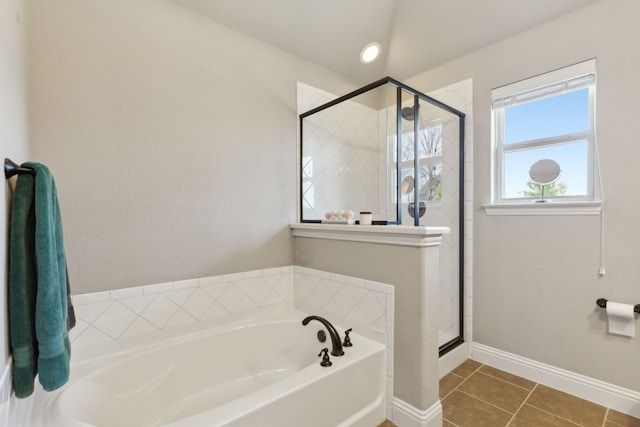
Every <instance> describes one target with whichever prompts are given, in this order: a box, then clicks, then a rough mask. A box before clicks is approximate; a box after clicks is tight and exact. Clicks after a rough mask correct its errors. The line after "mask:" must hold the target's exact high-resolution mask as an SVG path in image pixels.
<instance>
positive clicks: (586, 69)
mask: <svg viewBox="0 0 640 427" xmlns="http://www.w3.org/2000/svg"><path fill="white" fill-rule="evenodd" d="M595 72H596V60H595V58H594V59H589V60H587V61H583V62H579V63H577V64H574V65H569V66H568V67H563V68H560V69H558V70H554V71H550V72H548V73H544V74H540V75H537V76H534V77H530V78H526V79H524V80H520V81H517V82H515V83H510V84H507V85H505V86H501V87H498V88H495V89H492V90H491V101H492V102H494V101H496V100H499V99H503V98H506V97H509V96H513V95H515V94H518V93H520V92H525V91H528V90H531V88H539V87H543V86H549V85H552V84H555V83H558V82H562V81H565V80H568V79H572V78H575V77H579V76H584V75H587V74H593V73H595Z"/></svg>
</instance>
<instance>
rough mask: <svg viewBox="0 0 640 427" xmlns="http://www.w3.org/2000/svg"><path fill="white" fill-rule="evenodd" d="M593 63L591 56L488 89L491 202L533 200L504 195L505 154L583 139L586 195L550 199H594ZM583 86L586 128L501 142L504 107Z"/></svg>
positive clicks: (526, 201) (509, 202) (503, 202)
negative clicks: (489, 106) (489, 103)
mask: <svg viewBox="0 0 640 427" xmlns="http://www.w3.org/2000/svg"><path fill="white" fill-rule="evenodd" d="M595 65H596V63H595V59H591V60H588V61H584V62H581V63H578V64H574V65H571V66H568V67H564V68H561V69H558V70H554V71H551V72H548V73H544V74H541V75H538V76H534V77H531V78H528V79H525V80H521V81H518V82H516V83H512V84H509V85H506V86H502V87H499V88H496V89H493V90H492V91H491V129H492V131H491V132H492V135H491V139H492V148H493V150H492V151H493V156H492V181H493V182H492V195H491V203H492V204H494V205H499V204H526V203H531V202H532V201H533V200H535V198H533V197H505V188H506V183H505V156H506V155H507V154H509V153H514V152H518V151H525V150H532V149H539V148H545V147H556V146H560V145H564V144H572V143H579V142H581V141H586V145H587V147H586V149H587V165H586V169H587V170H586V177H585V178H586V182H587V189H586V194H584V195H575V196H554V197H553V199H554V200H557V201H563V202H584V201H595V200H596V193H595V173H596V171H595V168H596V164H595V163H596V162H595V156H596V153H595V150H596V140H595V134H596V133H595V94H596V67H595ZM583 89H588V129H587V130H586V131H582V132H575V133H566V134H556V135H553V136H547V137H543V138H536V139H531V140H525V141H519V142H514V143H509V144H505V143H504V137H505V135H504V132H505V110H506V109H507V108H509V107H513V106H516V105H522V104H526V103H528V102H535V101H539V100H542V99H546V98H550V97H553V96H559V95H562V94H565V93H570V92H574V91H578V90H583ZM561 166H562V165H561Z"/></svg>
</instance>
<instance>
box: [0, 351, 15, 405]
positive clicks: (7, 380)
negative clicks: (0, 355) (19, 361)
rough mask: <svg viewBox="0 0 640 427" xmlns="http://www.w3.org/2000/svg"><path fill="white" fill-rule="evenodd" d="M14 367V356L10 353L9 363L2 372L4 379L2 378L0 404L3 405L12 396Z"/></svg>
mask: <svg viewBox="0 0 640 427" xmlns="http://www.w3.org/2000/svg"><path fill="white" fill-rule="evenodd" d="M12 367H13V357H12V356H11V355H9V357H8V358H7V363H6V365H5V366H4V371H3V372H2V379H0V405H3V404H4V403H6V402H7V401H8V400H9V399H10V398H11V381H12V375H11V371H12Z"/></svg>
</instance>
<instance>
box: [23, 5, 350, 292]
mask: <svg viewBox="0 0 640 427" xmlns="http://www.w3.org/2000/svg"><path fill="white" fill-rule="evenodd" d="M31 15H32V21H33V26H32V31H31V33H30V61H29V66H30V72H31V84H30V104H31V105H30V107H31V114H32V119H33V121H32V126H31V131H32V141H33V157H34V159H33V160H36V161H40V162H43V163H45V164H47V165H49V166H50V168H51V170H52V172H53V173H54V176H55V178H56V183H57V186H58V191H59V197H60V203H61V209H62V216H63V225H64V230H65V243H66V250H67V255H68V260H69V270H70V275H71V280H72V291H73V293H74V294H79V293H87V292H94V291H99V290H107V289H116V288H122V287H128V286H136V285H144V284H151V283H160V282H164V281H172V280H183V279H189V278H194V277H205V276H210V275H217V274H224V273H231V272H236V271H247V270H254V269H260V268H267V267H276V266H283V265H291V264H292V263H293V253H292V243H291V237H290V231H289V229H288V224H289V223H291V222H293V221H295V219H296V193H297V188H296V144H297V133H296V124H297V117H296V81H297V80H300V81H303V82H306V83H309V84H314V85H316V86H319V87H323V88H326V89H328V90H332V91H333V92H335V93H346V92H347V91H350V90H353V89H355V88H356V87H355V86H353V85H351V84H349V83H348V82H346V81H344V80H342V79H340V78H338V77H336V76H335V75H333V74H331V73H329V72H328V71H325V70H323V69H322V68H320V67H318V66H316V65H312V64H310V63H307V62H304V61H302V60H300V59H298V58H296V57H293V56H291V55H289V54H286V53H284V52H282V51H279V50H276V49H274V48H271V47H269V46H267V45H265V44H263V43H261V42H259V41H257V40H254V39H250V38H248V37H245V36H243V35H241V34H239V33H237V32H234V31H231V30H229V29H226V28H224V27H221V26H219V25H218V24H216V23H214V22H212V21H210V20H206V19H204V18H202V17H198V16H196V15H193V14H191V13H190V12H188V11H186V10H183V9H181V8H179V7H178V6H175V5H173V4H170V3H168V2H164V1H157V0H127V1H123V0H119V1H99V0H63V1H57V2H33V4H32V7H31ZM19 160H25V159H19Z"/></svg>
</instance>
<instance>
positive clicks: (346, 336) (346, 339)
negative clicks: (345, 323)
mask: <svg viewBox="0 0 640 427" xmlns="http://www.w3.org/2000/svg"><path fill="white" fill-rule="evenodd" d="M352 329H353V328H349V329H347V330H346V331H344V342H343V343H342V346H343V347H352V346H353V344H352V343H351V338H349V332H351V330H352Z"/></svg>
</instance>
